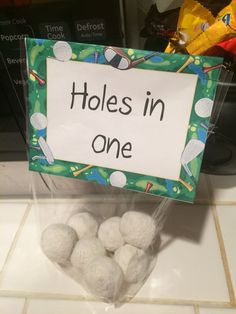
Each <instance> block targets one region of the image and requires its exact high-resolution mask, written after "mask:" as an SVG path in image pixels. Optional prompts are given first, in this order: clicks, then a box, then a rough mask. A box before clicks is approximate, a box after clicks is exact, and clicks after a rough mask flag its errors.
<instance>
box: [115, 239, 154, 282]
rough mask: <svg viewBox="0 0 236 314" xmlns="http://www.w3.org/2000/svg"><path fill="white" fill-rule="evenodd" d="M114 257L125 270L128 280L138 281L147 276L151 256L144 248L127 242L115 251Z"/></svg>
mask: <svg viewBox="0 0 236 314" xmlns="http://www.w3.org/2000/svg"><path fill="white" fill-rule="evenodd" d="M114 259H115V261H116V262H117V263H118V264H119V265H120V267H121V269H122V270H123V273H124V278H125V280H126V281H127V282H129V283H137V282H140V281H142V280H144V278H145V277H146V275H147V271H148V266H149V258H148V256H147V254H146V253H145V252H144V251H143V250H141V249H138V248H136V247H134V246H132V245H129V244H126V245H124V246H122V247H120V248H119V249H118V250H117V251H116V252H115V255H114Z"/></svg>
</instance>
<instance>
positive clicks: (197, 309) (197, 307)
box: [194, 305, 200, 314]
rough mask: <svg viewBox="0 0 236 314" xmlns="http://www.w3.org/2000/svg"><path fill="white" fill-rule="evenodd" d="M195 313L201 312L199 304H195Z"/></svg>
mask: <svg viewBox="0 0 236 314" xmlns="http://www.w3.org/2000/svg"><path fill="white" fill-rule="evenodd" d="M194 313H195V314H200V310H199V305H195V306H194Z"/></svg>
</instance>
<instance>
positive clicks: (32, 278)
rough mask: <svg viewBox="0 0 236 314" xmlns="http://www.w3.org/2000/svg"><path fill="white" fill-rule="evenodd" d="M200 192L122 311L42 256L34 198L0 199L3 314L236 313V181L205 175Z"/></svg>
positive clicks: (168, 228)
mask: <svg viewBox="0 0 236 314" xmlns="http://www.w3.org/2000/svg"><path fill="white" fill-rule="evenodd" d="M198 186H199V188H198V193H197V200H196V203H195V204H194V205H189V204H177V205H175V206H174V208H173V209H172V211H171V213H170V215H169V217H168V219H167V221H166V224H165V227H164V230H163V235H162V246H161V249H160V252H159V254H158V259H157V264H156V267H155V269H154V270H153V272H152V274H151V276H150V277H149V278H148V280H147V281H146V282H145V284H144V285H143V287H142V288H141V289H140V291H139V292H138V294H137V295H136V296H135V298H134V299H133V300H132V301H131V303H129V304H125V305H123V306H121V307H120V308H118V309H114V308H113V307H111V306H110V305H107V304H105V303H102V302H97V301H96V300H94V299H91V297H90V296H89V295H88V294H87V293H86V292H85V291H84V290H83V288H82V287H80V285H79V284H77V283H76V282H75V281H73V280H72V279H71V278H69V277H67V276H66V275H65V274H63V273H62V272H60V271H59V270H58V269H57V268H56V267H55V266H54V265H53V264H52V263H51V262H50V261H49V260H48V259H47V258H46V257H45V256H44V255H43V254H42V252H41V249H40V246H39V233H38V225H37V223H36V219H35V216H36V215H35V206H34V205H33V203H32V201H31V200H29V199H28V200H27V199H23V198H21V199H14V200H13V199H10V197H8V199H1V200H0V314H77V313H80V314H85V313H86V314H87V313H88V314H90V313H91V314H92V313H93V314H100V313H104V312H108V313H111V314H112V313H117V314H128V313H132V312H133V313H137V314H141V313H142V314H143V313H150V314H152V313H153V314H154V313H155V314H236V245H235V242H236V240H235V239H236V177H235V176H232V177H213V176H206V175H201V179H200V184H199V185H198ZM64 201H65V200H64ZM44 206H45V205H44ZM46 206H48V208H49V207H50V206H52V205H51V204H48V205H46ZM49 210H50V208H49Z"/></svg>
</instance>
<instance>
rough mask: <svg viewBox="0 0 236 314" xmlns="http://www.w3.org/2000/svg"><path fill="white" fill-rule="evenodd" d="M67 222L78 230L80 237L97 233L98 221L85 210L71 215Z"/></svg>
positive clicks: (92, 235)
mask: <svg viewBox="0 0 236 314" xmlns="http://www.w3.org/2000/svg"><path fill="white" fill-rule="evenodd" d="M67 224H68V225H69V226H70V227H72V228H73V229H74V230H75V231H76V233H77V235H78V237H79V239H82V238H85V237H87V238H89V237H94V236H96V235H97V231H98V222H97V221H96V219H95V218H94V216H93V215H92V214H90V213H87V212H83V213H78V214H76V215H73V216H71V217H70V219H69V220H68V222H67Z"/></svg>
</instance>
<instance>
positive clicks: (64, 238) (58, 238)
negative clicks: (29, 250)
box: [41, 224, 78, 265]
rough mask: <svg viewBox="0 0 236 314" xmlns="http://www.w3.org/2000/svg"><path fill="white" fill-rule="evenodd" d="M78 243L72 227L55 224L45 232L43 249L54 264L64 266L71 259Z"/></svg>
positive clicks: (42, 240)
mask: <svg viewBox="0 0 236 314" xmlns="http://www.w3.org/2000/svg"><path fill="white" fill-rule="evenodd" d="M77 241H78V237H77V234H76V232H75V231H74V230H73V229H72V228H71V227H70V226H67V225H65V224H53V225H50V226H48V227H47V228H46V229H45V230H44V231H43V233H42V237H41V247H42V250H43V252H44V254H45V255H46V256H47V257H48V258H49V259H50V260H51V261H52V262H55V263H58V264H62V265H64V264H66V262H68V260H69V259H70V256H71V253H72V250H73V248H74V246H75V243H76V242H77Z"/></svg>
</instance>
